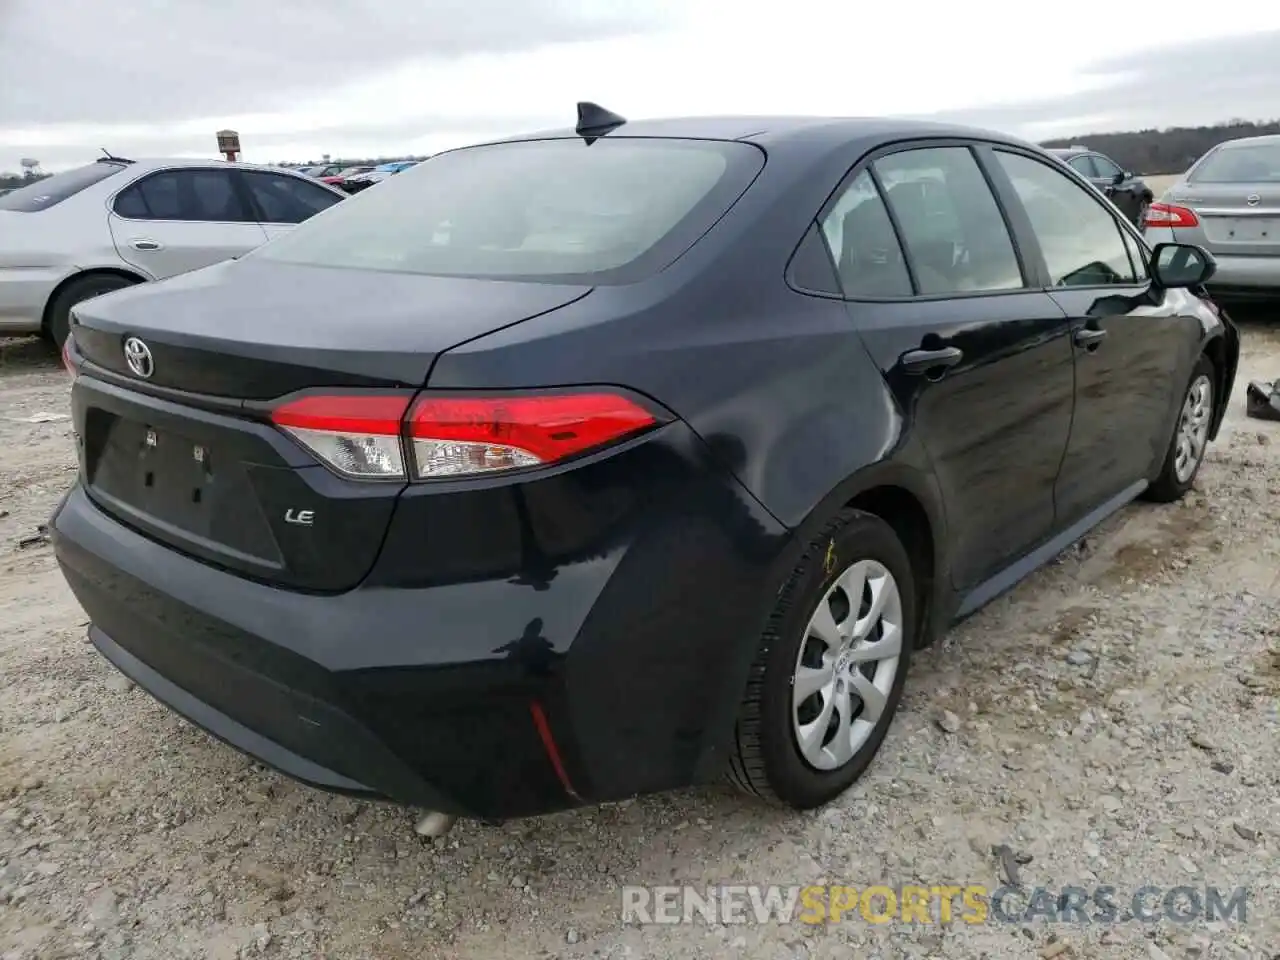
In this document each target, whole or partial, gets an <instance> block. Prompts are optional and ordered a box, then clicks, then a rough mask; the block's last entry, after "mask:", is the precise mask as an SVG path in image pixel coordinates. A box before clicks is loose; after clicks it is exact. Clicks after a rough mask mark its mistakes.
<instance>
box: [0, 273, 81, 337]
mask: <svg viewBox="0 0 1280 960" xmlns="http://www.w3.org/2000/svg"><path fill="white" fill-rule="evenodd" d="M64 276H66V271H65V270H62V269H49V268H42V267H41V268H37V267H30V268H12V267H0V335H4V334H20V333H39V332H40V325H41V323H42V322H43V320H44V307H45V304H46V303H48V302H49V295H50V294H52V293H53V290H54V288H55V287H57V285H58V284H59V282H61V280H62V278H63V277H64Z"/></svg>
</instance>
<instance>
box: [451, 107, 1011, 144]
mask: <svg viewBox="0 0 1280 960" xmlns="http://www.w3.org/2000/svg"><path fill="white" fill-rule="evenodd" d="M578 136H580V135H579V134H578V133H577V131H576V130H574V129H573V128H572V127H564V128H560V129H555V130H545V131H541V132H538V133H527V134H521V135H519V136H512V137H503V138H501V139H499V140H494V141H490V143H518V142H520V141H527V140H549V139H561V138H575V137H578ZM606 136H614V137H654V138H668V137H669V138H676V139H693V140H740V141H744V142H750V143H758V144H760V145H761V146H764V147H768V148H780V149H787V148H801V147H804V148H807V150H809V151H813V152H821V151H822V150H823V149H824V148H828V149H830V148H836V147H843V146H847V145H848V144H849V143H850V142H851V141H866V142H867V143H868V144H871V143H875V142H882V141H891V140H896V139H904V140H907V139H922V138H927V137H938V138H944V137H958V138H963V139H977V140H994V141H998V142H1001V143H1016V144H1022V145H1028V144H1026V142H1025V141H1023V140H1020V139H1018V138H1017V137H1011V136H1009V135H1008V134H1004V133H998V132H995V131H992V130H984V129H981V128H978V127H970V126H964V125H959V124H950V123H941V122H937V121H932V120H908V119H902V118H898V117H806V116H710V117H676V118H666V119H653V120H630V121H627V122H626V123H625V124H623V125H621V126H619V127H616V128H614V129H613V130H612V131H610V132H609V133H608V134H606ZM461 149H466V148H465V147H464V148H461Z"/></svg>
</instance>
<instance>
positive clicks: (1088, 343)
mask: <svg viewBox="0 0 1280 960" xmlns="http://www.w3.org/2000/svg"><path fill="white" fill-rule="evenodd" d="M1106 335H1107V331H1105V330H1094V329H1091V328H1090V327H1081V328H1080V329H1079V330H1077V331H1076V336H1075V341H1076V346H1077V347H1084V348H1085V350H1087V351H1089V352H1090V353H1093V351H1095V350H1097V349H1098V344H1100V343H1102V338H1103V337H1105V336H1106Z"/></svg>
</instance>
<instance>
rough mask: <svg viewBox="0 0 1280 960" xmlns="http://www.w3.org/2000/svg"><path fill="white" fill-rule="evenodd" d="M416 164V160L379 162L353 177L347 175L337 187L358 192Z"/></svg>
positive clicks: (349, 191)
mask: <svg viewBox="0 0 1280 960" xmlns="http://www.w3.org/2000/svg"><path fill="white" fill-rule="evenodd" d="M417 164H418V161H417V160H393V161H392V162H391V163H381V164H378V166H376V167H374V168H373V169H372V170H370V171H369V172H368V173H358V174H356V175H355V176H353V177H347V178H346V179H345V180H341V181H339V182H338V187H339V189H341V190H344V191H346V192H347V193H359V192H360V191H361V190H364V189H367V188H368V187H372V186H373V185H374V184H375V183H381V182H382V181H383V180H386V179H387V178H388V177H393V176H395V175H396V174H397V173H400V172H401V171H403V170H408V169H409V168H410V167H413V166H416V165H417Z"/></svg>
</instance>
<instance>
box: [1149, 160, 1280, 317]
mask: <svg viewBox="0 0 1280 960" xmlns="http://www.w3.org/2000/svg"><path fill="white" fill-rule="evenodd" d="M1147 236H1148V237H1150V238H1151V239H1152V242H1160V241H1161V240H1164V241H1172V240H1177V241H1178V242H1179V243H1195V244H1199V245H1200V246H1203V247H1204V248H1205V249H1206V250H1208V251H1210V252H1211V253H1212V254H1213V255H1214V257H1215V258H1216V259H1217V261H1218V272H1217V273H1216V274H1215V275H1214V277H1213V280H1212V281H1211V282H1210V284H1209V289H1210V290H1211V291H1212V292H1213V294H1214V295H1215V296H1216V297H1219V298H1224V299H1229V300H1262V299H1270V298H1272V297H1276V296H1280V136H1274V135H1273V136H1265V137H1248V138H1244V139H1240V140H1228V141H1227V142H1225V143H1222V144H1219V145H1218V146H1216V147H1214V148H1213V149H1212V150H1210V151H1209V152H1208V153H1206V154H1205V155H1204V156H1203V157H1201V158H1200V159H1199V160H1197V161H1196V162H1195V163H1194V164H1193V165H1192V166H1191V169H1190V170H1188V171H1187V172H1186V173H1185V174H1183V176H1182V179H1181V180H1179V181H1177V182H1176V183H1174V184H1173V185H1172V186H1170V187H1169V189H1168V190H1166V191H1165V193H1164V194H1163V195H1162V196H1161V198H1160V202H1159V203H1155V204H1152V206H1151V209H1150V210H1149V211H1148V212H1147Z"/></svg>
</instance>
